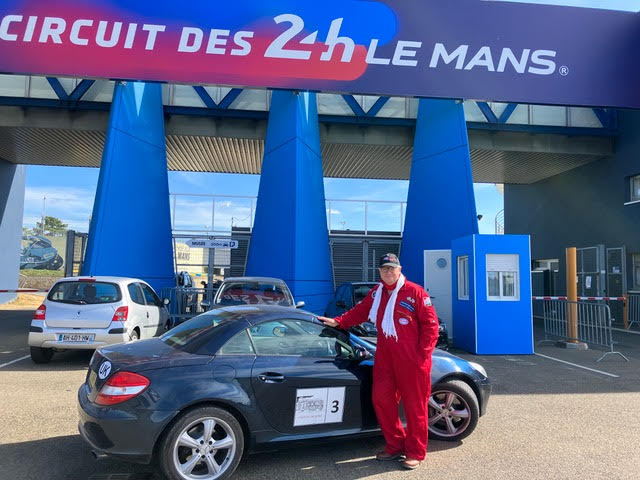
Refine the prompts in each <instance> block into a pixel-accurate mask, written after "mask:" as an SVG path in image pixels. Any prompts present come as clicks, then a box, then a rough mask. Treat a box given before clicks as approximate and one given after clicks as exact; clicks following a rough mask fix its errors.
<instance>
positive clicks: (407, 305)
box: [400, 300, 416, 313]
mask: <svg viewBox="0 0 640 480" xmlns="http://www.w3.org/2000/svg"><path fill="white" fill-rule="evenodd" d="M400 306H401V307H404V308H406V309H407V310H409V311H410V312H412V313H413V312H415V311H416V309H415V308H414V306H413V305H411V304H410V303H408V302H405V301H404V300H402V301H401V302H400Z"/></svg>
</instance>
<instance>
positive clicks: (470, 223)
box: [400, 99, 478, 284]
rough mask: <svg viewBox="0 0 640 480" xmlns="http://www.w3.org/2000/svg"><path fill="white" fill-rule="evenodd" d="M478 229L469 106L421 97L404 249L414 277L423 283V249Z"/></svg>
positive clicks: (406, 266) (405, 261) (404, 260)
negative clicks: (467, 124) (468, 131)
mask: <svg viewBox="0 0 640 480" xmlns="http://www.w3.org/2000/svg"><path fill="white" fill-rule="evenodd" d="M477 233H478V218H477V214H476V204H475V197H474V193H473V179H472V177H471V156H470V154H469V140H468V138H467V128H466V124H465V117H464V109H463V106H462V103H461V102H458V101H456V100H432V99H429V100H427V99H421V100H420V106H419V109H418V123H417V126H416V135H415V141H414V147H413V160H412V162H411V176H410V179H409V193H408V195H407V213H406V217H405V227H404V233H403V236H402V248H401V249H400V256H401V263H402V265H403V267H402V268H403V270H404V272H405V273H406V275H407V278H409V280H411V281H413V282H416V283H420V284H422V283H424V251H425V250H438V249H444V250H449V249H451V241H452V240H453V239H455V238H459V237H462V236H466V235H472V234H477Z"/></svg>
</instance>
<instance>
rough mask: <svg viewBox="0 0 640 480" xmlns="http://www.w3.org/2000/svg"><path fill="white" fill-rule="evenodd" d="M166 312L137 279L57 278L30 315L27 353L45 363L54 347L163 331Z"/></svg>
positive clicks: (92, 346)
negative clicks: (29, 350)
mask: <svg viewBox="0 0 640 480" xmlns="http://www.w3.org/2000/svg"><path fill="white" fill-rule="evenodd" d="M168 317H169V313H168V311H167V309H166V306H165V302H164V301H161V300H160V299H159V298H158V296H157V295H156V293H155V292H154V291H153V289H152V288H151V287H150V286H149V285H148V284H147V283H145V282H144V281H142V280H140V279H137V278H124V277H106V276H98V277H67V278H62V279H60V280H59V281H58V282H56V283H55V284H54V285H53V287H51V289H50V290H49V293H48V295H47V298H46V299H45V301H44V302H43V303H42V305H40V307H39V308H38V309H37V310H36V312H35V315H34V317H33V320H32V321H31V328H30V329H29V346H30V347H31V359H32V360H33V361H34V362H35V363H47V362H49V361H50V360H51V357H52V356H53V352H54V350H66V349H88V350H94V349H96V348H98V347H101V346H103V345H108V344H113V343H120V342H127V341H133V340H138V339H141V338H151V337H154V336H156V335H158V334H159V333H161V332H162V331H163V328H164V325H165V324H166V322H167V320H168Z"/></svg>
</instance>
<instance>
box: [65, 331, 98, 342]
mask: <svg viewBox="0 0 640 480" xmlns="http://www.w3.org/2000/svg"><path fill="white" fill-rule="evenodd" d="M95 337H96V335H95V333H59V334H58V341H59V342H75V343H88V342H93V339H94V338H95Z"/></svg>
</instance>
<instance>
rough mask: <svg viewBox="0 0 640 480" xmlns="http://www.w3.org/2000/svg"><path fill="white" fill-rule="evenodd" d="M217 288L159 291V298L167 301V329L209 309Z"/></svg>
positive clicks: (177, 288) (179, 288)
mask: <svg viewBox="0 0 640 480" xmlns="http://www.w3.org/2000/svg"><path fill="white" fill-rule="evenodd" d="M217 290H218V289H217V288H214V287H208V288H185V287H173V288H163V289H162V290H161V291H160V297H161V298H163V299H164V298H167V299H169V305H167V309H168V310H169V325H168V327H169V328H173V327H174V326H176V325H178V324H180V323H182V322H184V321H186V320H189V319H190V318H192V317H195V316H196V315H198V314H200V313H204V312H206V311H207V310H208V309H209V305H210V304H211V302H213V297H214V296H215V294H216V292H217Z"/></svg>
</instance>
